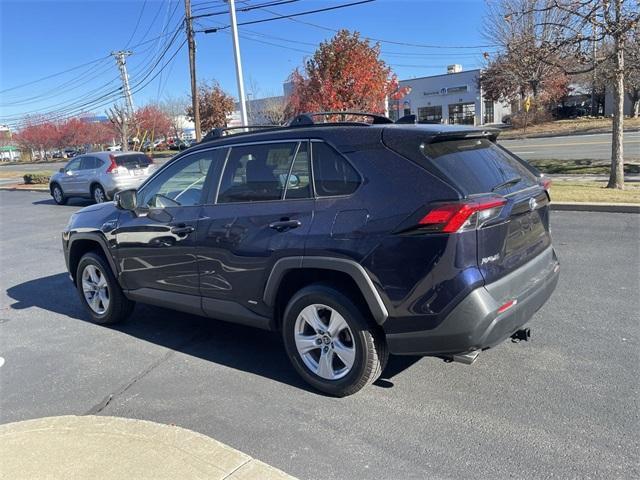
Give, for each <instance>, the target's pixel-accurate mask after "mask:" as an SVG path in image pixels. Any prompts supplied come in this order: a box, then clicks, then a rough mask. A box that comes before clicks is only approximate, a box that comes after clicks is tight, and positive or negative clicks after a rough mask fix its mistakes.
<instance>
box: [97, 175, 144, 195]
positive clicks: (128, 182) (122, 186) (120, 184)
mask: <svg viewBox="0 0 640 480" xmlns="http://www.w3.org/2000/svg"><path fill="white" fill-rule="evenodd" d="M147 178H149V175H140V176H132V177H124V176H123V177H113V178H110V179H107V180H106V181H105V182H104V188H105V193H106V194H107V196H108V197H109V198H113V196H114V195H115V194H116V193H118V192H119V191H121V190H128V189H130V188H138V187H139V186H140V185H141V184H142V182H144V181H145V180H146V179H147Z"/></svg>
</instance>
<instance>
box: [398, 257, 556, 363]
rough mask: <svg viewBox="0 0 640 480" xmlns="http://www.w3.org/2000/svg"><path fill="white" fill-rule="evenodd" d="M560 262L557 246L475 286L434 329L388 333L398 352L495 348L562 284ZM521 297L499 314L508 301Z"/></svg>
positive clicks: (421, 353)
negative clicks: (503, 274)
mask: <svg viewBox="0 0 640 480" xmlns="http://www.w3.org/2000/svg"><path fill="white" fill-rule="evenodd" d="M558 278H559V263H558V259H557V257H556V255H555V252H554V251H553V248H552V247H549V249H547V250H546V251H545V252H543V253H541V254H540V255H539V256H538V257H536V258H534V259H533V260H531V261H530V262H528V263H527V264H525V265H523V266H522V267H520V268H518V269H517V270H515V271H513V272H511V273H510V274H509V275H507V276H505V277H503V278H501V279H500V280H498V281H497V282H494V283H491V284H487V285H485V286H484V287H480V288H477V289H475V290H473V291H472V292H471V293H470V294H469V295H467V296H466V297H465V298H464V299H463V300H462V301H461V302H460V303H459V304H458V305H457V306H456V307H455V308H454V309H453V310H452V311H451V313H450V314H449V315H448V316H447V317H446V319H445V320H444V321H443V322H442V323H440V324H439V325H438V326H437V327H436V328H433V329H431V330H422V331H412V332H403V333H391V334H387V335H386V339H387V345H388V346H389V351H390V352H391V353H393V354H396V355H450V354H458V353H466V352H470V351H472V350H479V349H485V348H489V347H493V346H495V345H497V344H499V343H501V342H503V341H504V340H506V339H507V338H509V337H510V336H511V335H512V334H513V333H514V332H515V331H516V330H519V329H520V328H522V326H523V325H524V324H526V323H527V322H528V321H529V320H530V319H531V317H532V316H533V315H534V314H535V313H536V312H537V311H538V310H539V309H540V308H541V307H542V306H543V305H544V304H545V303H546V301H547V300H548V299H549V297H550V296H551V294H552V293H553V291H554V290H555V288H556V285H557V284H558ZM510 300H516V303H515V304H514V305H513V306H512V307H511V308H509V309H508V310H506V311H504V312H502V313H498V309H499V308H500V307H501V306H502V305H503V304H505V303H506V302H507V301H510Z"/></svg>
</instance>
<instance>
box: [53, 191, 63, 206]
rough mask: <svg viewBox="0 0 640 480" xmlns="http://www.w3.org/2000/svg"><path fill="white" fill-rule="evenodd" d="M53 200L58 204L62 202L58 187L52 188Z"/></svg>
mask: <svg viewBox="0 0 640 480" xmlns="http://www.w3.org/2000/svg"><path fill="white" fill-rule="evenodd" d="M53 199H54V200H55V201H56V202H58V203H60V202H61V201H62V190H60V187H54V189H53Z"/></svg>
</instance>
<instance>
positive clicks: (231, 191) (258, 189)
mask: <svg viewBox="0 0 640 480" xmlns="http://www.w3.org/2000/svg"><path fill="white" fill-rule="evenodd" d="M298 144H299V142H284V143H262V144H255V145H244V146H238V147H231V151H230V152H229V154H228V157H227V162H226V165H225V168H224V172H223V174H222V179H221V181H220V190H219V193H218V203H234V202H261V201H269V200H280V199H282V198H283V194H284V190H285V185H286V184H287V178H288V177H289V171H290V170H291V164H292V162H293V157H294V155H295V153H296V150H297V148H298Z"/></svg>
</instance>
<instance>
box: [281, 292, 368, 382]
mask: <svg viewBox="0 0 640 480" xmlns="http://www.w3.org/2000/svg"><path fill="white" fill-rule="evenodd" d="M294 340H295V344H296V348H297V350H298V353H299V354H300V358H301V359H302V361H303V363H304V364H305V366H306V367H307V368H308V369H309V370H310V371H311V372H312V373H314V374H316V375H317V376H319V377H320V378H323V379H325V380H339V379H340V378H343V377H344V376H346V375H347V374H348V373H349V372H350V371H351V369H352V368H353V365H354V362H355V358H356V346H355V342H354V337H353V333H352V332H351V329H350V328H349V325H348V324H347V321H346V320H345V319H344V317H343V316H342V315H341V314H340V313H339V312H338V311H337V310H335V309H333V308H331V307H328V306H326V305H320V304H313V305H309V306H307V307H305V308H304V309H303V310H302V311H301V312H300V314H299V315H298V318H297V319H296V323H295V331H294Z"/></svg>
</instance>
